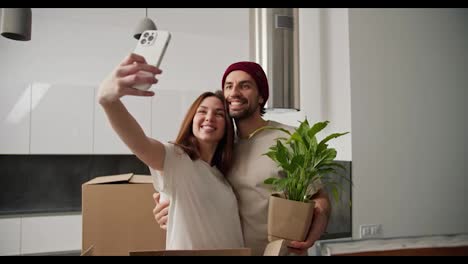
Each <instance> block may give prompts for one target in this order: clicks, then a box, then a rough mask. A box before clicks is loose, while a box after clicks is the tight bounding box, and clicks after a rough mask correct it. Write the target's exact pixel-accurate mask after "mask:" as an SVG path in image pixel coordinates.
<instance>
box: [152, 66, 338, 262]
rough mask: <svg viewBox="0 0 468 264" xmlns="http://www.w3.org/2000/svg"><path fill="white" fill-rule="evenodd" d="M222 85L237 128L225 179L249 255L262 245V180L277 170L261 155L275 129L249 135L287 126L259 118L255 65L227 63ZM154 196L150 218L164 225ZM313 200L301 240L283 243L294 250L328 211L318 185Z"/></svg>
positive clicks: (262, 86)
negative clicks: (233, 196) (309, 223)
mask: <svg viewBox="0 0 468 264" xmlns="http://www.w3.org/2000/svg"><path fill="white" fill-rule="evenodd" d="M222 88H223V91H224V97H225V98H226V100H227V102H228V105H229V113H230V115H231V116H232V118H233V119H234V121H235V123H236V128H237V138H236V142H235V146H234V161H233V166H232V169H231V171H230V172H229V175H227V179H228V181H229V182H230V183H231V185H232V187H233V189H234V191H235V192H236V195H237V198H238V202H239V214H240V217H241V223H242V230H243V234H244V241H245V245H246V247H249V248H252V252H253V254H254V255H262V254H263V251H264V249H265V246H266V245H267V244H268V236H267V218H268V199H269V196H270V194H271V189H269V188H268V187H267V186H265V185H264V184H263V181H264V180H265V179H267V178H269V177H277V174H278V168H277V165H276V164H275V163H274V162H273V161H272V160H271V159H270V158H268V157H267V156H264V155H263V154H264V153H266V152H267V151H268V148H269V147H270V146H272V145H273V144H274V140H275V139H276V138H278V137H280V136H283V134H281V132H278V131H276V130H263V131H261V132H259V133H258V134H255V135H254V136H253V137H252V138H250V139H249V135H250V134H252V132H254V131H255V130H257V129H259V128H261V127H264V126H275V127H282V128H285V129H288V130H290V131H291V130H293V128H292V127H290V126H286V125H284V124H280V123H278V122H274V121H267V120H264V119H263V118H262V116H263V114H264V113H265V109H264V106H265V103H266V102H267V100H268V96H269V93H268V91H269V89H268V80H267V77H266V75H265V72H264V71H263V69H262V67H261V66H260V65H259V64H257V63H254V62H246V61H243V62H237V63H234V64H231V65H230V66H229V67H228V68H227V69H226V71H225V73H224V75H223V78H222ZM154 198H155V202H156V207H155V208H154V210H153V213H154V215H155V219H156V221H157V222H158V223H159V224H160V225H161V227H162V228H165V224H166V222H167V206H168V202H162V203H159V194H155V195H154ZM313 199H314V201H315V211H314V218H313V222H312V226H311V229H310V231H309V234H308V236H307V239H306V241H304V242H299V241H293V242H290V243H289V245H288V246H289V249H290V251H291V252H293V253H295V254H304V253H306V252H307V249H308V248H310V247H311V246H313V244H314V243H315V241H316V240H318V239H319V238H320V236H321V235H322V234H323V232H324V231H325V230H326V227H327V224H328V218H329V215H330V211H331V208H330V201H329V199H328V195H327V194H326V193H325V191H324V190H322V189H320V190H319V191H318V192H317V193H316V194H315V195H314V197H313Z"/></svg>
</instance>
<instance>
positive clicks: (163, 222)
mask: <svg viewBox="0 0 468 264" xmlns="http://www.w3.org/2000/svg"><path fill="white" fill-rule="evenodd" d="M159 197H160V194H159V193H154V194H153V199H154V202H155V203H156V206H155V207H154V209H153V215H154V219H156V222H158V224H159V227H161V228H162V229H164V230H167V215H168V211H169V201H163V202H161V203H160V202H159Z"/></svg>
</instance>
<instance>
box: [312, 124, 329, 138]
mask: <svg viewBox="0 0 468 264" xmlns="http://www.w3.org/2000/svg"><path fill="white" fill-rule="evenodd" d="M328 123H330V122H329V121H324V122H318V123H316V124H314V125H313V126H312V127H311V128H310V129H309V131H308V132H307V134H308V136H309V138H312V137H315V135H316V134H317V133H318V132H320V131H322V129H324V128H325V127H326V126H327V125H328Z"/></svg>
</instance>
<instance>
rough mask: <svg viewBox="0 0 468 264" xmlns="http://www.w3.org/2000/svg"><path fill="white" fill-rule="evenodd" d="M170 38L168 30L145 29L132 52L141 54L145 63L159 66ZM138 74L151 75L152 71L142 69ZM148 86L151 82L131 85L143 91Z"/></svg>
mask: <svg viewBox="0 0 468 264" xmlns="http://www.w3.org/2000/svg"><path fill="white" fill-rule="evenodd" d="M170 40H171V33H170V32H168V31H163V30H146V31H144V32H143V33H142V34H141V36H140V39H139V40H138V44H137V46H136V48H135V50H134V53H135V54H138V55H141V56H143V57H144V58H145V60H146V63H148V64H151V65H153V66H156V67H159V65H161V61H162V58H163V56H164V53H165V52H166V48H167V46H168V45H169V41H170ZM140 74H147V75H150V76H153V74H152V73H149V72H144V71H142V72H140ZM150 87H151V84H138V85H134V86H133V88H135V89H138V90H143V91H146V90H148V89H149V88H150Z"/></svg>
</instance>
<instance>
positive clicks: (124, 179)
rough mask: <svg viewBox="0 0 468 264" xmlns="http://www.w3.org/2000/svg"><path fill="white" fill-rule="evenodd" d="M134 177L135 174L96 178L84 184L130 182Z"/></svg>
mask: <svg viewBox="0 0 468 264" xmlns="http://www.w3.org/2000/svg"><path fill="white" fill-rule="evenodd" d="M132 177H133V173H126V174H119V175H111V176H100V177H96V178H94V179H92V180H90V181H88V182H86V183H84V184H88V185H90V184H103V183H118V182H130V179H131V178H132Z"/></svg>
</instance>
